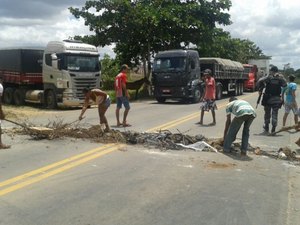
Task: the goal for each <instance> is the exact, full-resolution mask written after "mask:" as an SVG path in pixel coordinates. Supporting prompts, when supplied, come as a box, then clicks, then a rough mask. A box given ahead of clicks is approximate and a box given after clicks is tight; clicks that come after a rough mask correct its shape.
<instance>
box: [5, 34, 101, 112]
mask: <svg viewBox="0 0 300 225" xmlns="http://www.w3.org/2000/svg"><path fill="white" fill-rule="evenodd" d="M100 69H101V68H100V63H99V53H98V50H97V48H96V47H95V46H93V45H89V44H85V43H82V42H80V41H73V40H64V41H51V42H49V43H48V44H47V46H46V48H45V49H41V48H40V49H36V48H10V49H0V78H1V79H2V83H3V87H4V94H3V101H4V103H6V104H16V105H23V104H24V103H25V102H31V103H43V104H45V105H46V107H48V108H52V109H53V108H56V107H57V106H64V107H73V106H80V105H82V103H83V100H84V96H83V93H82V89H83V88H85V87H91V88H99V87H100V79H101V72H100Z"/></svg>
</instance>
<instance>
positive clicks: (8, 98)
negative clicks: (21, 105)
mask: <svg viewBox="0 0 300 225" xmlns="http://www.w3.org/2000/svg"><path fill="white" fill-rule="evenodd" d="M3 101H4V103H5V104H10V105H11V104H14V89H13V88H11V87H8V88H5V89H4V93H3Z"/></svg>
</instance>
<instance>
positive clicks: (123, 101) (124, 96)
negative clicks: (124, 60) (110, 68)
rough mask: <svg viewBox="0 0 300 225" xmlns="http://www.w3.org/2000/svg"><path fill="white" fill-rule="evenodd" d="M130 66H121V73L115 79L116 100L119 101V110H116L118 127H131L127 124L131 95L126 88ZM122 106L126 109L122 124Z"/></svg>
mask: <svg viewBox="0 0 300 225" xmlns="http://www.w3.org/2000/svg"><path fill="white" fill-rule="evenodd" d="M128 69H129V68H128V66H127V65H126V64H124V65H122V66H121V72H120V73H119V74H118V75H117V76H116V78H115V91H116V100H117V108H116V118H117V126H123V127H128V126H131V125H130V124H128V123H127V116H128V112H129V110H130V105H129V93H128V90H127V88H126V83H127V72H128ZM122 105H124V107H125V111H124V115H123V121H122V123H121V122H120V109H121V108H122Z"/></svg>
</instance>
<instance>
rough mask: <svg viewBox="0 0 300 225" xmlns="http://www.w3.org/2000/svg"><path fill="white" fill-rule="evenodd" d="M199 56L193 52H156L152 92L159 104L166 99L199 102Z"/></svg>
mask: <svg viewBox="0 0 300 225" xmlns="http://www.w3.org/2000/svg"><path fill="white" fill-rule="evenodd" d="M200 74H201V72H200V65H199V55H198V52H197V51H194V50H169V51H161V52H158V53H157V54H156V56H155V58H154V62H153V68H152V80H151V81H152V89H153V90H152V92H153V94H154V97H155V98H156V100H157V101H158V102H160V103H163V102H165V101H166V99H181V100H185V101H192V102H199V100H200V98H201V79H200V78H201V77H200Z"/></svg>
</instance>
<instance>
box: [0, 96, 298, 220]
mask: <svg viewBox="0 0 300 225" xmlns="http://www.w3.org/2000/svg"><path fill="white" fill-rule="evenodd" d="M241 98H244V99H246V100H248V101H249V102H250V103H251V104H252V105H253V106H255V102H256V98H257V93H251V94H249V93H247V94H245V95H243V96H241ZM227 101H228V99H226V98H225V99H223V100H220V101H218V102H217V104H218V107H219V109H218V111H217V125H216V126H213V127H211V126H199V125H196V124H195V123H196V122H197V121H198V120H199V105H197V104H181V103H178V102H171V101H170V102H167V103H166V104H157V103H156V102H155V101H152V100H149V101H141V102H134V103H132V104H131V106H132V110H131V111H130V113H129V117H128V122H129V123H131V124H132V125H133V126H132V127H130V128H128V129H129V130H134V131H138V132H145V131H146V132H154V131H157V130H170V131H171V132H182V133H187V134H191V135H196V134H203V135H205V136H206V137H210V138H211V137H222V135H223V129H224V124H225V105H226V103H227ZM4 109H5V108H4ZM22 110H23V109H17V111H18V112H19V111H20V112H21V111H22ZM114 110H115V105H112V106H111V108H110V109H109V110H108V112H107V116H108V120H109V122H110V124H111V125H112V128H113V129H121V130H125V128H114V127H113V125H114V124H115V117H114ZM122 112H123V111H122ZM79 113H80V109H77V110H59V111H49V110H33V111H32V112H30V114H29V116H30V118H29V120H30V121H31V122H32V123H33V124H36V125H39V124H47V123H49V121H53V120H57V119H63V120H64V121H65V122H72V121H74V120H76V119H77V118H78V116H79ZM257 113H258V116H257V118H256V119H255V121H254V123H253V125H252V128H251V137H250V143H251V145H253V146H259V147H260V148H262V149H263V150H264V151H267V152H270V153H274V152H276V151H278V149H279V148H280V147H285V146H288V147H290V148H291V149H293V150H295V151H298V149H297V146H296V145H295V144H294V141H296V140H297V139H298V138H299V134H297V133H290V132H284V133H280V134H278V135H277V136H275V137H268V136H262V135H259V133H260V132H261V131H262V123H263V109H262V107H261V106H260V107H258V109H257ZM279 118H280V124H281V121H282V120H281V118H282V111H281V112H280V116H279ZM204 120H205V121H204V122H205V123H206V124H208V123H210V122H211V115H210V114H205V119H204ZM97 123H98V116H97V111H96V109H95V108H91V109H88V111H87V112H86V118H85V119H84V120H83V121H81V122H80V123H79V125H80V126H91V125H93V124H97ZM291 124H292V120H291V115H290V116H289V118H288V124H287V125H291ZM12 126H14V125H12V124H10V123H8V122H6V121H4V122H3V127H4V128H6V129H10V128H11V127H12ZM126 129H127V128H126ZM240 136H241V135H240V134H239V135H238V137H240ZM3 141H4V142H5V143H6V144H11V145H12V147H11V149H9V150H1V151H0V166H1V172H0V224H1V225H2V224H3V225H8V224H9V225H48V224H49V225H50V224H52V225H53V224H57V225H67V224H70V225H118V224H120V225H135V224H136V225H144V224H145V225H150V224H151V225H152V224H157V225H168V224H170V225H171V224H172V225H183V224H184V225H201V224H215V225H219V224H220V225H224V224H228V225H234V224H237V225H241V224H243V225H248V224H249V225H250V224H251V225H252V224H253V225H254V224H255V225H257V224H278V225H281V224H290V225H294V224H300V202H299V197H300V180H299V173H300V169H299V168H300V167H299V165H297V164H294V163H292V162H289V161H286V160H281V159H276V158H272V157H266V156H264V155H255V154H253V153H252V152H250V153H249V159H248V160H243V159H241V158H240V157H239V156H238V155H237V156H235V155H234V156H228V155H223V154H222V153H212V152H194V151H190V150H187V151H164V152H163V151H160V150H159V149H149V148H144V147H143V146H138V145H122V144H112V145H108V144H101V143H95V142H92V141H90V140H82V139H70V138H62V139H55V140H32V139H30V137H28V136H26V135H25V136H23V135H14V136H8V135H7V134H4V135H3Z"/></svg>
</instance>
